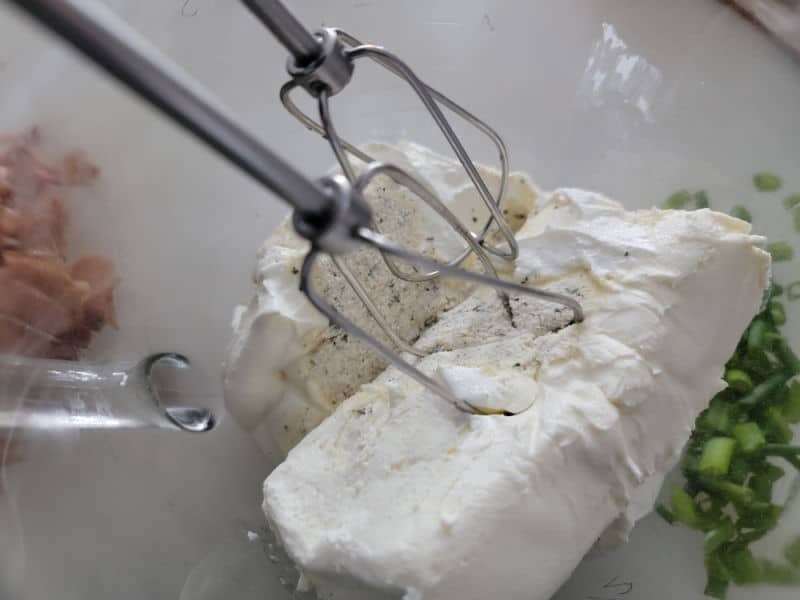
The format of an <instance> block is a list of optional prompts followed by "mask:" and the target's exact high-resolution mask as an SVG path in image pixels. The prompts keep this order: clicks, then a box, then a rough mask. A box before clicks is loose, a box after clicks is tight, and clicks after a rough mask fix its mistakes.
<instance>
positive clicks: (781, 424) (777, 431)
mask: <svg viewBox="0 0 800 600" xmlns="http://www.w3.org/2000/svg"><path fill="white" fill-rule="evenodd" d="M764 428H765V431H764V434H765V435H766V437H767V441H769V442H778V444H785V443H786V442H789V441H791V439H792V437H793V436H794V434H793V433H792V430H791V428H790V427H789V424H788V423H787V422H786V419H784V418H783V415H782V414H781V412H780V411H779V410H778V408H777V407H775V406H771V407H769V408H768V409H767V412H766V413H765V414H764Z"/></svg>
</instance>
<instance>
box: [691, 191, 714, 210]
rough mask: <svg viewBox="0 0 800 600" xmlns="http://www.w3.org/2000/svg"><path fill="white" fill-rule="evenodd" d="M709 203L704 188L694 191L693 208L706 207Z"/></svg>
mask: <svg viewBox="0 0 800 600" xmlns="http://www.w3.org/2000/svg"><path fill="white" fill-rule="evenodd" d="M709 206H711V203H710V202H709V200H708V194H707V193H706V191H705V190H700V191H699V192H695V193H694V207H695V208H708V207H709Z"/></svg>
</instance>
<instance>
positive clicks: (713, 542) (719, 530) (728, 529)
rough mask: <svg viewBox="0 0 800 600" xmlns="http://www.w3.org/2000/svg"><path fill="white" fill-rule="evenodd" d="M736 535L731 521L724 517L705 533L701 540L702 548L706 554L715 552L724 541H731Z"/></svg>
mask: <svg viewBox="0 0 800 600" xmlns="http://www.w3.org/2000/svg"><path fill="white" fill-rule="evenodd" d="M735 535H736V529H735V528H734V526H733V521H731V520H730V519H729V518H726V519H724V520H723V521H722V522H721V523H720V524H719V525H718V526H717V527H715V528H714V529H712V530H711V531H709V532H708V533H706V535H705V538H704V541H703V550H704V551H705V553H706V554H711V553H712V552H716V551H717V550H719V548H720V547H721V546H722V545H723V544H724V543H725V542H729V541H731V540H732V539H733V538H734V536H735Z"/></svg>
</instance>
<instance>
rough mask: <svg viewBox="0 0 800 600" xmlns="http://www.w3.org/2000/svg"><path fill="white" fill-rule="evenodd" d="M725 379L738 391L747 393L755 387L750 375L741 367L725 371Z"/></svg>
mask: <svg viewBox="0 0 800 600" xmlns="http://www.w3.org/2000/svg"><path fill="white" fill-rule="evenodd" d="M725 381H726V382H727V383H728V385H729V386H731V387H732V388H733V389H734V390H736V391H737V392H741V393H742V394H746V393H747V392H749V391H750V390H752V389H753V380H752V379H750V375H748V374H747V373H745V372H744V371H742V370H741V369H728V370H727V371H726V372H725Z"/></svg>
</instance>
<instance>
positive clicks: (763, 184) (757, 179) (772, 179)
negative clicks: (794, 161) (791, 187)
mask: <svg viewBox="0 0 800 600" xmlns="http://www.w3.org/2000/svg"><path fill="white" fill-rule="evenodd" d="M753 185H755V186H756V189H757V190H758V191H759V192H774V191H776V190H779V189H781V186H782V185H783V181H782V180H781V178H780V177H778V176H777V175H775V174H774V173H768V172H766V171H763V172H761V173H756V174H755V175H753Z"/></svg>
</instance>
